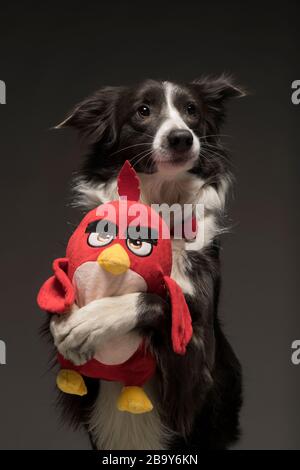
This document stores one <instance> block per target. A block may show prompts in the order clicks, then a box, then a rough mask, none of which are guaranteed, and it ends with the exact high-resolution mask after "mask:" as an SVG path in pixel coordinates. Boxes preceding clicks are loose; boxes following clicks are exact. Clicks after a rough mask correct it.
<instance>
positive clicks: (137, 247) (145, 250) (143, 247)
mask: <svg viewBox="0 0 300 470" xmlns="http://www.w3.org/2000/svg"><path fill="white" fill-rule="evenodd" d="M127 246H128V248H129V250H130V251H132V253H134V254H135V255H137V256H148V255H150V253H151V252H152V248H153V244H152V243H149V242H145V241H143V240H141V239H136V240H133V239H131V238H128V239H127Z"/></svg>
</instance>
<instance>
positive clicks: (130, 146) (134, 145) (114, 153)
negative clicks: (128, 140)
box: [111, 142, 152, 155]
mask: <svg viewBox="0 0 300 470" xmlns="http://www.w3.org/2000/svg"><path fill="white" fill-rule="evenodd" d="M140 145H144V146H145V145H152V142H143V143H139V144H133V145H128V147H123V148H121V149H119V150H117V151H116V152H113V153H111V155H116V154H117V153H120V152H123V150H128V149H131V148H132V147H138V146H140Z"/></svg>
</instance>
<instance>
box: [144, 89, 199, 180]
mask: <svg viewBox="0 0 300 470" xmlns="http://www.w3.org/2000/svg"><path fill="white" fill-rule="evenodd" d="M163 90H164V101H165V102H164V104H163V108H164V110H163V114H164V118H163V119H162V122H161V124H160V126H159V127H158V129H157V131H156V134H155V136H154V140H153V160H154V162H155V163H156V166H157V169H158V171H159V172H160V173H162V174H166V175H169V176H170V177H171V178H172V177H173V176H174V175H175V174H177V173H178V172H182V171H186V170H189V169H191V168H193V166H194V164H195V162H196V161H197V159H198V157H199V153H200V139H199V138H198V137H197V136H196V134H195V133H194V131H193V130H192V129H191V128H190V127H189V125H188V124H187V122H186V120H185V119H184V116H185V115H189V116H190V117H192V116H195V115H196V108H197V105H196V103H194V102H193V101H192V100H191V101H190V102H187V103H186V106H185V110H184V111H185V113H183V112H180V109H179V108H178V107H177V105H176V102H177V101H179V102H180V94H181V93H182V91H181V90H180V88H179V87H178V86H176V85H174V84H173V83H170V82H164V83H163Z"/></svg>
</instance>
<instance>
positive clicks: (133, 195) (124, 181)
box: [118, 160, 140, 201]
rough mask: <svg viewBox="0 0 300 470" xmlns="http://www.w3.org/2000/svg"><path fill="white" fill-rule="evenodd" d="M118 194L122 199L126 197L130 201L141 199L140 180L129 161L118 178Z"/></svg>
mask: <svg viewBox="0 0 300 470" xmlns="http://www.w3.org/2000/svg"><path fill="white" fill-rule="evenodd" d="M118 194H119V196H120V198H123V197H126V198H127V199H128V201H139V199H140V180H139V179H138V176H137V174H136V172H135V171H134V169H133V168H132V166H131V165H130V163H129V161H128V160H126V162H125V163H124V165H123V167H122V169H121V171H120V173H119V176H118Z"/></svg>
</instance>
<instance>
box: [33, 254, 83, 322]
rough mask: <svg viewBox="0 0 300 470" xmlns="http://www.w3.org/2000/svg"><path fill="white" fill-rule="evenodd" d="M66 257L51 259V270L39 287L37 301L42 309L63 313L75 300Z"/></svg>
mask: <svg viewBox="0 0 300 470" xmlns="http://www.w3.org/2000/svg"><path fill="white" fill-rule="evenodd" d="M67 271H68V258H57V259H56V260H54V261H53V272H54V275H53V276H51V277H50V278H49V279H48V280H47V281H46V282H45V283H44V284H43V285H42V287H41V289H40V291H39V293H38V296H37V303H38V306H39V307H40V308H41V309H42V310H46V311H47V312H50V313H64V312H65V311H66V310H68V309H69V308H70V307H71V305H72V304H73V303H74V302H75V290H74V287H73V285H72V282H71V281H70V279H69V277H68V274H67Z"/></svg>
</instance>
